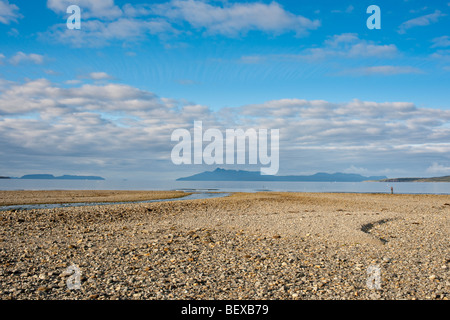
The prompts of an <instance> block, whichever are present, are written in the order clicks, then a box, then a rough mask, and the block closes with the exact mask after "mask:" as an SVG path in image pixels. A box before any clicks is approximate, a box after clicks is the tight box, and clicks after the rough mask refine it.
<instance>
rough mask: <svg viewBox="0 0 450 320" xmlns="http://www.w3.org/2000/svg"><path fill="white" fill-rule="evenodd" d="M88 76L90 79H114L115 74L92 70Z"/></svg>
mask: <svg viewBox="0 0 450 320" xmlns="http://www.w3.org/2000/svg"><path fill="white" fill-rule="evenodd" d="M87 77H88V78H89V79H92V80H111V79H114V77H113V76H110V75H109V74H107V73H106V72H91V73H89V75H88V76H87Z"/></svg>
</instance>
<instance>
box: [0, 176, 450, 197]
mask: <svg viewBox="0 0 450 320" xmlns="http://www.w3.org/2000/svg"><path fill="white" fill-rule="evenodd" d="M391 186H392V187H393V188H394V193H421V194H450V183H446V182H401V183H383V182H253V181H244V182H234V181H150V180H147V181H131V180H102V181H89V180H21V179H0V190H185V191H220V192H257V191H296V192H357V193H390V188H391Z"/></svg>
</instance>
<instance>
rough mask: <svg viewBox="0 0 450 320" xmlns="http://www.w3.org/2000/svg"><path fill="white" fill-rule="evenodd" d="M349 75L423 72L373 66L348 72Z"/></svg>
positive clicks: (413, 69)
mask: <svg viewBox="0 0 450 320" xmlns="http://www.w3.org/2000/svg"><path fill="white" fill-rule="evenodd" d="M345 73H348V74H357V75H358V74H359V75H396V74H419V73H423V71H422V70H420V69H418V68H414V67H411V66H372V67H363V68H357V69H352V70H347V71H346V72H345Z"/></svg>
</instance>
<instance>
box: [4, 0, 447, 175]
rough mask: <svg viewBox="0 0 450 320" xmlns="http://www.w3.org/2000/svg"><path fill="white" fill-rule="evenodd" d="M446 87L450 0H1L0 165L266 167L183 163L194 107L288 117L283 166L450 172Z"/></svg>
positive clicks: (239, 122)
mask: <svg viewBox="0 0 450 320" xmlns="http://www.w3.org/2000/svg"><path fill="white" fill-rule="evenodd" d="M70 5H78V6H79V7H80V8H81V29H79V30H78V29H69V28H68V27H67V23H66V22H67V19H68V18H69V16H70V14H68V13H67V8H68V7H69V6H70ZM370 5H377V6H378V7H379V8H380V10H381V15H380V21H381V29H369V28H368V27H367V23H366V21H367V19H368V18H369V17H370V16H371V14H372V13H367V8H368V7H369V6H370ZM449 89H450V0H439V1H422V0H395V1H392V0H391V1H384V0H383V1H381V0H380V1H379V0H375V1H372V0H371V1H364V0H358V1H332V0H317V1H298V0H289V1H219V0H215V1H214V0H211V1H207V0H159V1H151V2H144V1H128V0H124V1H119V0H96V1H88V0H48V1H44V0H36V1H20V0H0V158H1V160H0V176H22V175H24V174H33V173H51V174H55V175H61V174H78V175H101V176H103V177H105V178H107V179H109V178H123V179H125V178H126V179H173V178H178V177H181V176H186V175H190V174H194V173H198V172H201V171H204V170H213V169H215V168H216V167H222V168H227V169H247V170H252V171H256V170H259V168H260V165H249V164H247V165H205V164H203V165H193V164H192V165H186V164H182V165H174V164H173V163H172V161H171V150H172V149H173V147H174V146H175V144H176V142H173V141H171V134H172V132H173V131H174V130H176V129H180V128H181V129H188V130H192V128H193V124H194V121H203V127H204V128H205V129H207V128H218V129H220V130H223V131H224V132H225V130H226V129H235V128H242V129H243V130H246V129H248V128H254V129H256V130H258V129H263V128H266V129H279V130H280V160H279V161H280V167H279V172H278V174H280V175H288V174H313V173H315V172H329V173H333V172H347V173H359V174H362V175H366V176H369V175H386V176H388V177H411V176H414V177H418V176H424V177H431V176H443V175H450V99H449V98H450V90H449Z"/></svg>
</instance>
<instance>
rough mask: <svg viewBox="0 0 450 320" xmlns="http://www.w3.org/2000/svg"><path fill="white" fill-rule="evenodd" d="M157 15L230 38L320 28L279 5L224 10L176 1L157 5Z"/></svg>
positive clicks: (230, 6)
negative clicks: (258, 32)
mask: <svg viewBox="0 0 450 320" xmlns="http://www.w3.org/2000/svg"><path fill="white" fill-rule="evenodd" d="M153 12H154V13H156V14H158V15H160V16H164V17H167V18H168V19H169V20H171V21H180V22H188V23H189V24H190V25H192V26H193V27H194V28H199V29H204V30H205V31H206V33H207V34H221V35H226V36H237V35H241V34H245V33H247V32H248V31H252V30H258V31H263V32H268V33H275V34H279V33H284V32H289V31H293V32H295V33H296V34H297V35H303V34H305V33H307V32H308V31H309V30H314V29H317V28H318V27H319V26H320V21H318V20H310V19H308V18H306V17H303V16H301V15H295V14H293V13H290V12H288V11H286V10H284V9H283V7H282V6H281V5H279V4H278V3H276V2H272V3H270V4H264V3H233V4H228V3H226V2H224V3H223V6H218V5H213V4H210V3H207V2H204V1H196V0H187V1H182V0H172V1H170V2H168V3H163V4H159V5H155V6H154V8H153Z"/></svg>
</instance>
